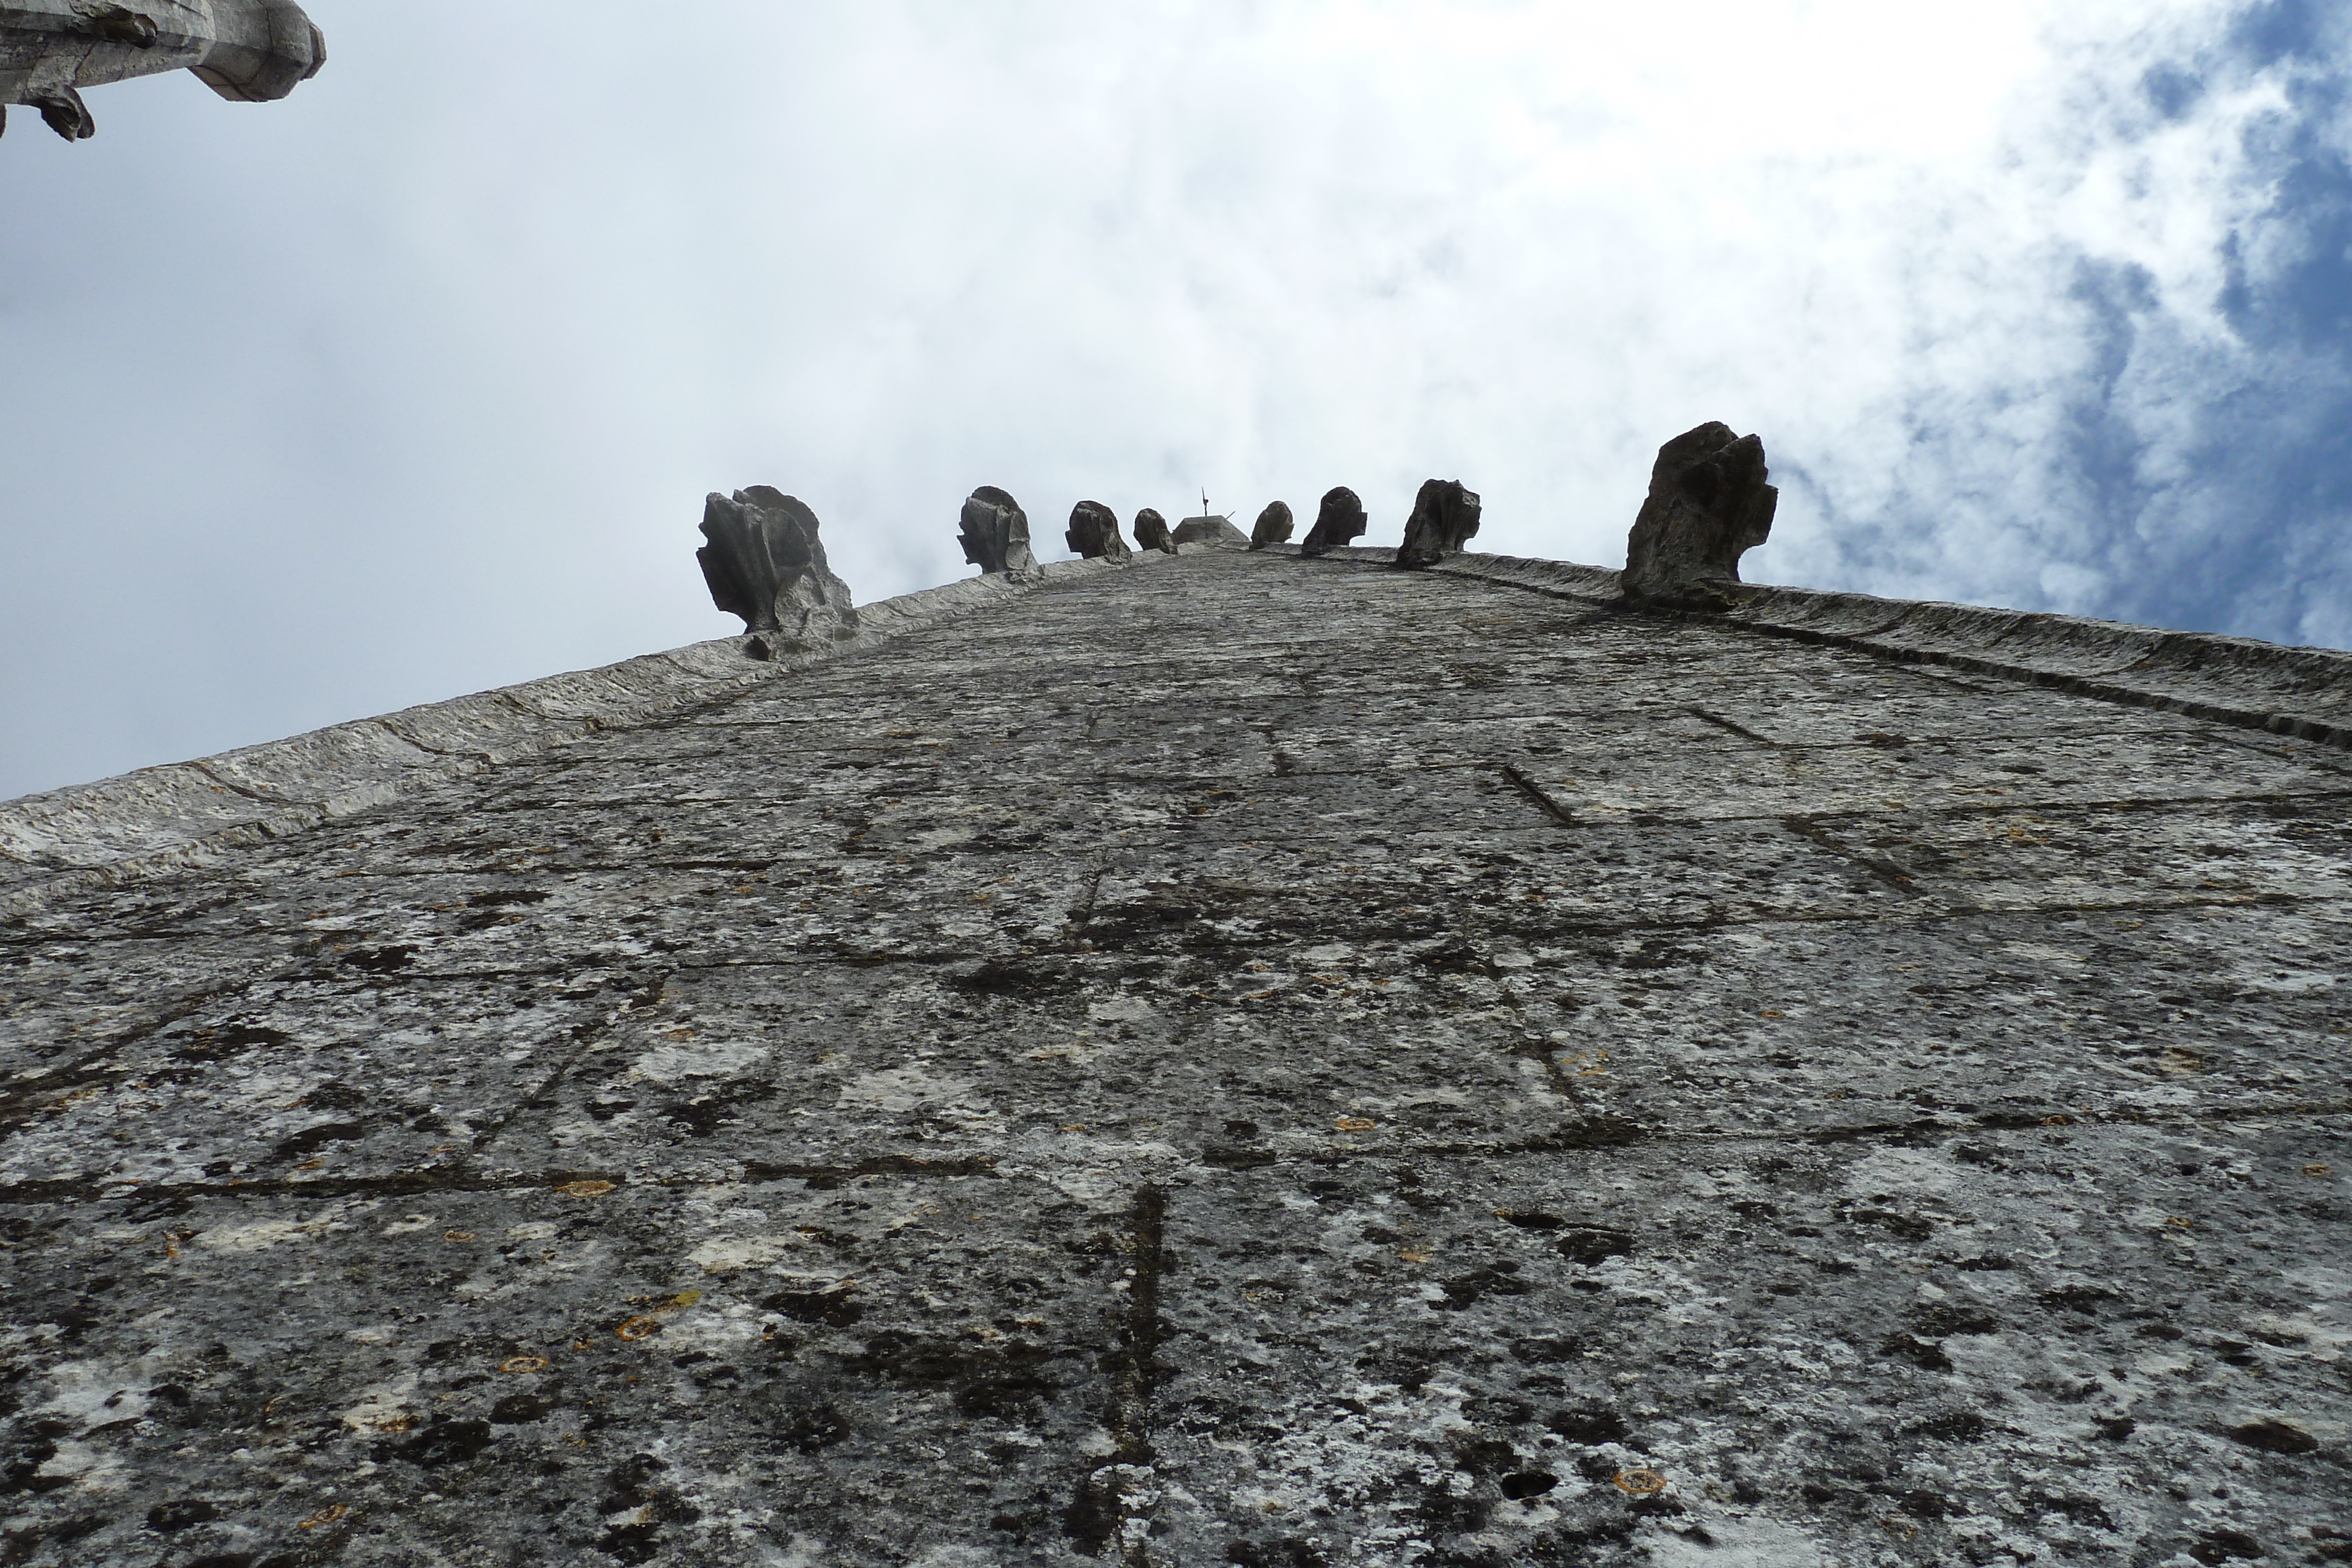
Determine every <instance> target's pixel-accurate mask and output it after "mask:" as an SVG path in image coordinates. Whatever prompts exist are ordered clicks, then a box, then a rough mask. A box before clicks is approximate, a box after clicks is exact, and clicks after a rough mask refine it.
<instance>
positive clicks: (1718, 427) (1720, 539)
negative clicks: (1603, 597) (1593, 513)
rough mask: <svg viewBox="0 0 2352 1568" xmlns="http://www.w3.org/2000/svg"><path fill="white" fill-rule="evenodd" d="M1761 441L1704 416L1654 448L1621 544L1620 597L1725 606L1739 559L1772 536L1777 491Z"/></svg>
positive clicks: (1693, 605)
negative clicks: (1638, 505) (1646, 490)
mask: <svg viewBox="0 0 2352 1568" xmlns="http://www.w3.org/2000/svg"><path fill="white" fill-rule="evenodd" d="M1770 472H1771V471H1770V470H1769V468H1767V467H1766V466H1765V464H1764V443H1763V442H1762V441H1761V440H1759V439H1758V438H1757V437H1756V436H1753V435H1739V434H1734V433H1733V431H1732V429H1731V427H1730V426H1729V425H1727V424H1723V423H1717V422H1713V421H1710V422H1709V423H1706V424H1702V425H1700V426H1699V427H1698V428H1697V429H1696V430H1690V431H1685V432H1684V433H1683V434H1680V435H1677V436H1675V438H1674V439H1673V440H1672V441H1669V442H1667V443H1666V444H1664V446H1661V447H1660V448H1658V460H1657V462H1656V463H1655V464H1654V465H1653V466H1652V467H1651V469H1650V494H1649V496H1648V497H1647V498H1646V499H1645V500H1643V503H1642V510H1641V513H1640V515H1639V516H1637V517H1635V518H1634V519H1633V534H1632V536H1631V537H1630V538H1627V540H1626V541H1625V596H1626V597H1627V598H1628V599H1633V600H1655V601H1661V602H1665V603H1671V604H1675V605H1679V606H1681V607H1683V608H1685V609H1702V610H1703V609H1728V608H1729V607H1730V606H1731V605H1732V604H1733V603H1734V602H1735V601H1736V598H1737V596H1736V595H1735V594H1733V593H1732V592H1731V591H1730V585H1732V584H1735V583H1737V582H1738V580H1739V558H1740V556H1741V555H1743V554H1745V553H1746V552H1747V551H1748V550H1750V549H1754V548H1755V547H1756V546H1758V545H1760V544H1762V543H1763V542H1764V541H1765V540H1766V539H1768V538H1770V537H1771V534H1772V514H1773V511H1774V509H1775V508H1776V507H1778V506H1779V504H1780V491H1778V490H1776V489H1774V488H1773V487H1772V486H1770V485H1768V484H1766V483H1765V480H1766V478H1767V477H1768V476H1769V474H1770Z"/></svg>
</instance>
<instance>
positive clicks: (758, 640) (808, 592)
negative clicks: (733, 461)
mask: <svg viewBox="0 0 2352 1568" xmlns="http://www.w3.org/2000/svg"><path fill="white" fill-rule="evenodd" d="M816 532H817V522H816V514H815V513H814V512H812V511H810V510H809V509H808V507H806V506H804V505H803V504H802V503H801V502H800V501H799V500H797V499H796V498H794V497H791V496H787V495H785V494H783V493H782V491H780V490H778V489H776V488H774V487H773V486H768V485H754V486H751V488H750V489H748V490H738V491H736V492H735V494H734V496H733V497H731V498H730V497H726V496H721V495H719V494H717V493H716V492H713V493H712V495H711V497H710V498H709V500H708V501H706V502H705V503H704V504H703V508H702V536H703V538H707V539H709V541H710V542H709V544H707V545H705V546H703V548H702V549H698V550H697V551H695V552H694V559H696V560H698V561H700V562H701V563H702V580H704V581H705V582H707V583H709V585H710V601H711V602H712V603H713V604H716V605H717V606H719V609H721V610H724V611H725V612H727V613H729V614H730V615H740V616H741V617H742V618H743V630H744V632H746V633H747V635H746V637H745V639H744V643H743V652H744V653H746V654H747V655H749V656H750V657H751V658H754V659H761V660H772V659H781V658H782V657H784V656H785V655H786V654H787V653H790V652H792V651H793V649H795V648H818V647H823V646H824V645H825V644H826V643H837V642H842V641H845V640H846V639H848V638H851V637H855V636H856V635H857V612H856V610H855V609H854V608H852V606H851V604H850V601H849V585H848V584H847V583H845V582H844V581H842V580H841V579H839V578H837V577H835V575H834V574H833V569H832V568H831V567H829V566H827V565H826V564H825V561H824V545H823V544H822V543H820V542H819V541H818V539H817V537H816Z"/></svg>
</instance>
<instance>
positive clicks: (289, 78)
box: [0, 0, 327, 141]
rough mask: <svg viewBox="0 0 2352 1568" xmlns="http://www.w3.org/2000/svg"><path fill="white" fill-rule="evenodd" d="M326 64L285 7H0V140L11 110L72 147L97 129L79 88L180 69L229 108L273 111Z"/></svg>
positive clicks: (310, 33) (1, 2) (318, 43)
mask: <svg viewBox="0 0 2352 1568" xmlns="http://www.w3.org/2000/svg"><path fill="white" fill-rule="evenodd" d="M326 63H327V41H326V37H325V36H324V35H322V34H321V33H320V31H319V29H318V27H317V26H316V25H315V24H313V23H312V22H311V20H310V16H308V15H306V14H305V13H304V12H303V10H302V8H301V6H299V5H295V4H294V3H293V0H132V3H131V4H128V5H118V4H114V3H112V0H0V131H5V129H6V126H7V109H6V106H7V105H9V104H12V103H20V104H24V105H26V106H27V107H29V108H33V109H37V110H40V113H41V118H42V119H43V120H46V121H47V122H48V126H49V129H50V130H52V131H56V132H57V133H58V135H60V136H62V137H64V138H65V139H66V140H67V141H81V140H83V139H84V138H86V137H88V136H89V135H91V134H92V133H93V132H95V131H96V130H97V129H98V127H97V122H96V121H95V120H93V119H92V118H91V116H90V112H89V105H88V104H86V103H84V102H83V101H82V97H81V93H82V89H85V88H92V87H103V86H106V85H107V84H109V83H111V82H118V81H127V80H129V79H130V78H133V77H143V76H155V75H158V74H160V73H162V72H164V71H173V70H181V69H186V70H190V71H193V72H194V73H195V75H196V76H197V77H198V78H201V79H202V80H203V81H204V83H205V85H206V86H207V87H210V88H211V89H213V90H214V91H215V92H216V93H218V94H220V96H221V97H223V98H225V99H229V100H231V101H232V102H236V103H268V102H272V101H274V100H276V99H281V98H284V97H285V96H286V95H287V94H289V93H290V92H292V91H293V90H294V89H296V88H297V87H299V86H300V85H301V84H302V83H304V82H306V81H308V80H310V78H312V77H314V76H316V75H318V74H319V68H320V67H321V66H323V65H325V64H326Z"/></svg>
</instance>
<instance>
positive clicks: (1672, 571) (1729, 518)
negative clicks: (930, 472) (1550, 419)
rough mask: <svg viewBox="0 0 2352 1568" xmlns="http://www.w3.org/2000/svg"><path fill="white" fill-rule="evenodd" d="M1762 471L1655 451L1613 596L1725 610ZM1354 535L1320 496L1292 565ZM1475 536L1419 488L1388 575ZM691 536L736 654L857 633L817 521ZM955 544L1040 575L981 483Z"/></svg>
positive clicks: (770, 654)
mask: <svg viewBox="0 0 2352 1568" xmlns="http://www.w3.org/2000/svg"><path fill="white" fill-rule="evenodd" d="M1769 472H1770V471H1769V469H1768V468H1767V467H1766V466H1765V464H1764V444H1763V442H1761V441H1759V439H1757V438H1756V437H1755V436H1753V435H1738V434H1733V432H1732V430H1731V427H1730V426H1728V425H1726V424H1717V423H1707V424H1702V425H1700V426H1699V427H1698V428H1697V429H1696V430H1691V431H1685V433H1684V434H1680V435H1677V436H1676V437H1675V438H1674V439H1673V440H1672V441H1669V442H1667V443H1666V444H1665V445H1664V446H1662V447H1660V448H1659V449H1658V460H1657V462H1656V463H1655V464H1654V465H1653V466H1652V468H1651V470H1650V493H1649V496H1648V497H1647V498H1646V499H1645V500H1643V503H1642V510H1641V513H1640V515H1639V516H1637V517H1635V518H1634V519H1633V535H1632V537H1631V538H1629V539H1628V540H1627V541H1626V550H1625V577H1624V587H1625V594H1626V597H1627V598H1629V599H1634V600H1648V601H1664V602H1671V603H1681V604H1691V605H1700V606H1705V605H1709V604H1715V605H1720V604H1722V603H1724V602H1726V601H1727V594H1726V593H1725V591H1724V585H1726V584H1729V583H1736V582H1738V580H1739V558H1740V556H1741V555H1743V554H1744V553H1746V552H1747V551H1748V550H1749V549H1753V548H1754V547H1756V546H1757V545H1760V544H1762V543H1763V542H1764V541H1765V540H1766V539H1767V538H1769V537H1770V535H1771V532H1772V513H1773V509H1774V507H1776V506H1777V504H1778V503H1779V500H1780V492H1779V491H1778V490H1776V489H1774V488H1773V487H1772V486H1770V485H1769V484H1767V483H1766V482H1765V481H1766V479H1767V477H1768V476H1769ZM1292 527H1293V524H1292V520H1291V515H1290V508H1289V507H1287V506H1286V505H1285V504H1284V503H1282V502H1280V501H1276V502H1274V503H1273V504H1272V505H1270V506H1268V507H1266V508H1265V511H1263V512H1261V513H1259V514H1258V519H1257V526H1256V528H1254V529H1253V530H1252V531H1251V534H1250V537H1249V538H1248V539H1247V540H1244V539H1243V538H1242V535H1241V530H1240V529H1238V528H1234V526H1233V524H1232V523H1231V522H1229V521H1227V520H1226V519H1225V518H1223V517H1187V518H1185V519H1184V521H1183V522H1182V523H1181V524H1179V525H1178V526H1177V527H1176V528H1174V529H1173V530H1171V528H1169V526H1168V519H1167V518H1165V517H1161V516H1160V514H1159V513H1158V512H1156V511H1153V510H1151V509H1150V508H1149V507H1147V508H1145V509H1144V510H1143V511H1140V512H1139V513H1137V514H1136V517H1135V537H1136V539H1137V542H1138V543H1139V544H1140V545H1141V546H1142V547H1143V548H1144V549H1148V550H1161V551H1165V552H1166V553H1168V554H1170V555H1173V554H1175V553H1176V547H1177V546H1179V545H1181V544H1192V543H1202V544H1212V543H1213V544H1223V545H1239V544H1244V543H1246V544H1247V546H1248V548H1249V549H1265V547H1266V546H1268V545H1272V544H1285V543H1287V542H1288V541H1289V538H1290V534H1291V529H1292ZM1365 527H1366V522H1365V517H1364V504H1363V502H1362V501H1361V500H1360V499H1358V498H1357V496H1356V493H1355V492H1354V491H1353V490H1350V489H1349V488H1348V487H1347V486H1344V485H1343V486H1339V487H1337V488H1335V489H1333V490H1331V491H1329V492H1328V493H1327V494H1326V495H1325V496H1324V497H1323V504H1322V506H1321V507H1319V508H1318V510H1317V512H1316V516H1315V526H1314V528H1310V529H1309V530H1307V538H1306V539H1305V540H1304V541H1303V542H1302V543H1301V544H1300V545H1299V547H1298V553H1299V554H1301V555H1303V556H1321V555H1328V554H1329V553H1330V552H1331V551H1333V550H1335V549H1340V548H1341V547H1342V546H1345V545H1347V544H1348V543H1349V542H1350V541H1351V540H1354V539H1356V538H1360V537H1361V536H1362V534H1363V532H1364V529H1365ZM1477 532H1478V497H1477V496H1476V494H1475V492H1473V491H1470V490H1467V489H1465V488H1464V487H1463V486H1462V485H1461V483H1460V482H1459V481H1457V480H1453V479H1432V480H1430V481H1429V482H1428V483H1426V484H1424V485H1423V486H1422V487H1421V493H1420V495H1418V496H1417V497H1414V499H1413V506H1412V517H1409V518H1408V519H1406V522H1405V526H1404V543H1403V544H1402V546H1400V547H1399V549H1398V550H1397V555H1396V563H1397V565H1399V566H1402V567H1426V566H1433V565H1435V564H1436V563H1437V562H1438V561H1440V560H1442V559H1444V558H1445V557H1446V556H1448V555H1452V554H1454V553H1455V552H1457V551H1459V550H1460V549H1462V548H1463V547H1464V546H1465V544H1467V543H1468V542H1469V540H1470V539H1471V538H1473V537H1475V535H1476V534H1477ZM702 533H703V537H704V538H707V539H709V541H710V542H709V544H707V545H705V546H704V547H703V548H702V549H700V550H698V551H697V552H696V557H695V559H698V560H699V561H700V562H701V563H702V576H703V580H705V581H706V582H708V583H709V585H710V598H711V601H712V602H713V603H715V604H717V605H718V606H719V609H721V610H724V611H726V612H729V613H730V614H734V615H740V616H741V617H742V618H743V628H744V631H745V632H746V633H748V636H749V640H748V641H747V642H746V643H745V644H744V651H745V652H746V653H750V654H751V656H752V657H753V658H757V659H773V658H778V657H781V656H782V654H783V653H784V652H785V651H786V650H787V649H789V648H791V647H793V646H801V647H809V646H814V645H822V644H824V643H832V642H838V641H840V640H842V639H845V638H849V637H855V636H856V634H857V612H856V610H855V609H854V608H852V606H851V604H850V599H849V587H848V585H847V584H846V583H845V582H843V581H842V580H841V579H840V578H838V577H835V575H834V574H833V570H832V569H831V568H830V567H828V566H827V565H826V564H825V559H824V545H823V544H822V543H820V542H819V541H818V538H817V520H816V514H815V513H814V512H812V511H810V510H809V508H808V507H806V506H804V505H803V503H801V502H800V501H798V500H796V499H794V498H793V497H790V496H787V495H784V494H782V493H781V492H780V491H777V490H775V489H772V488H771V487H770V486H766V485H754V486H751V488H750V489H748V490H738V491H736V492H735V494H734V495H733V497H726V496H720V495H716V494H714V495H713V496H711V497H710V498H709V501H708V502H707V503H706V504H705V506H704V507H703V514H702ZM1063 537H1064V538H1066V540H1067V541H1068V543H1069V547H1070V549H1073V550H1076V552H1077V553H1078V554H1079V555H1081V556H1084V557H1086V558H1087V559H1109V560H1119V561H1123V560H1128V559H1131V558H1132V557H1133V555H1134V551H1133V550H1131V549H1129V547H1128V543H1127V541H1126V540H1125V539H1124V538H1120V537H1119V531H1118V515H1117V514H1116V513H1114V512H1113V511H1112V510H1111V509H1110V508H1109V507H1106V506H1104V505H1103V504H1102V503H1101V502H1099V501H1080V502H1079V503H1078V504H1077V505H1076V507H1073V508H1071V511H1070V526H1069V528H1068V529H1067V531H1066V533H1065V534H1064V536H1063ZM960 538H961V543H962V545H963V556H964V559H966V560H967V561H970V562H971V564H972V565H974V566H977V567H979V568H980V569H981V570H982V571H983V572H994V573H1002V574H1003V575H1005V576H1007V577H1011V578H1013V579H1014V580H1034V578H1036V577H1037V576H1038V575H1039V568H1038V565H1037V558H1036V556H1035V554H1034V552H1032V550H1031V549H1030V547H1029V515H1028V514H1027V513H1026V512H1024V511H1023V510H1022V509H1021V503H1020V502H1018V501H1015V500H1014V499H1013V497H1011V496H1010V495H1008V494H1006V493H1005V492H1004V491H1003V490H1000V489H998V488H997V487H996V486H993V485H983V486H981V487H980V488H979V489H977V490H974V491H973V492H972V493H971V498H970V499H968V500H966V501H965V502H964V504H963V527H962V530H961V535H960Z"/></svg>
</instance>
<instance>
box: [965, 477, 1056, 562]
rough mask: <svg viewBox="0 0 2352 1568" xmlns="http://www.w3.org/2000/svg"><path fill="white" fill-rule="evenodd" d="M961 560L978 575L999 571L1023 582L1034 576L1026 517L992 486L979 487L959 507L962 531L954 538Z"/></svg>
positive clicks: (1016, 505)
mask: <svg viewBox="0 0 2352 1568" xmlns="http://www.w3.org/2000/svg"><path fill="white" fill-rule="evenodd" d="M957 537H958V540H959V542H960V543H961V544H962V546H963V559H966V560H968V561H970V562H971V564H972V565H974V566H976V567H978V568H980V570H982V571H1001V572H1003V573H1004V574H1005V575H1007V576H1009V577H1012V578H1014V579H1017V580H1024V581H1025V580H1028V579H1030V578H1034V577H1035V576H1036V575H1037V557H1036V555H1035V554H1034V552H1033V551H1032V550H1031V549H1030V548H1029V514H1028V513H1026V512H1024V511H1023V510H1022V509H1021V503H1020V502H1018V501H1016V500H1014V499H1013V497H1011V496H1009V495H1007V494H1006V493H1005V492H1004V491H1003V490H1000V489H998V488H997V487H996V486H993V485H982V486H981V487H980V488H979V489H977V490H974V491H973V492H972V493H971V498H970V499H968V500H966V501H965V502H964V504H963V531H962V532H961V534H960V535H958V536H957Z"/></svg>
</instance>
